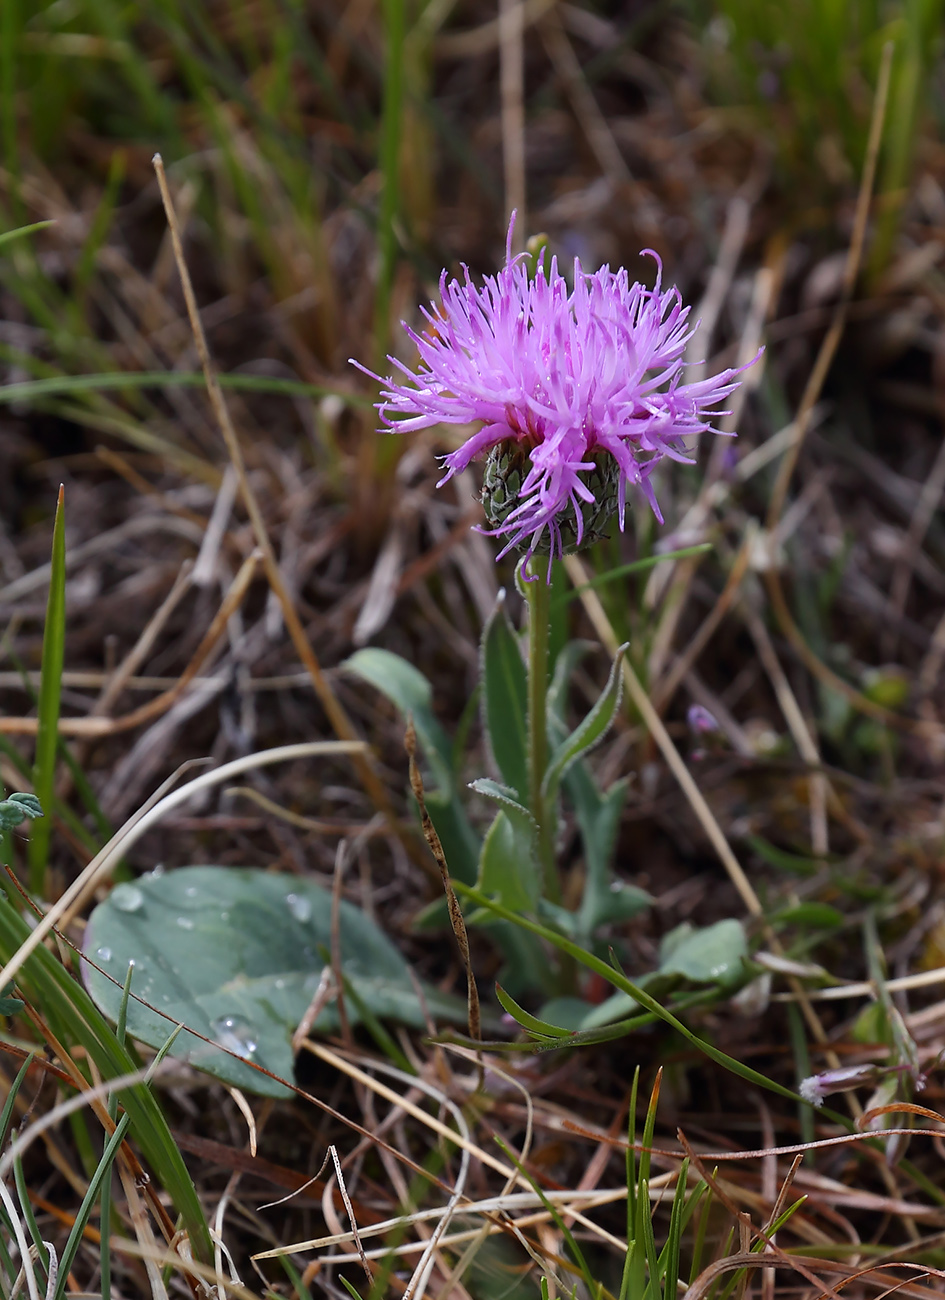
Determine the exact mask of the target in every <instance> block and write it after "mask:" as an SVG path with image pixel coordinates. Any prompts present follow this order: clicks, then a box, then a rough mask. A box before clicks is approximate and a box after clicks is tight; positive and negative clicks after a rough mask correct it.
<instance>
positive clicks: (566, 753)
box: [542, 644, 627, 801]
mask: <svg viewBox="0 0 945 1300" xmlns="http://www.w3.org/2000/svg"><path fill="white" fill-rule="evenodd" d="M626 649H627V645H626V644H625V645H622V646H621V647H620V648H619V649H618V651H617V653H616V655H615V656H614V661H613V663H612V664H611V666H610V675H609V677H608V678H607V684H606V686H605V687H604V689H603V691H601V693H600V696H599V697H598V699H597V701H596V703H595V704H594V707H593V708H592V709H591V711H590V713H588V715H587V717H586V718H585V719H584V721H583V722H581V723H580V724H579V725H578V726H577V727H575V729H574V730H573V731H572V732H571V734H570V736H568V737H567V739H566V740H563V741H562V742H561V744H560V745H558V747H557V749H556V750H555V751H554V753H553V754H552V755H551V759H550V761H549V763H548V768H547V771H546V772H545V779H544V781H543V783H542V794H543V795H544V797H545V799H547V800H549V801H550V800H552V799H555V798H557V795H558V787H559V786H560V784H561V779H562V777H563V776H564V774H565V773H566V772H567V770H568V768H569V767H570V766H571V764H572V763H574V762H575V760H576V759H578V758H580V757H581V755H582V754H586V753H587V751H588V750H589V749H590V748H591V747H592V746H593V745H596V744H597V742H598V741H599V740H601V739H602V738H603V737H604V736H605V735H606V734H607V732H608V730H609V729H610V726H611V724H612V723H613V720H614V718H615V716H616V714H617V710H618V709H619V707H620V692H621V689H622V685H623V679H622V677H621V674H620V664H621V661H622V660H623V656H624V652H625V651H626Z"/></svg>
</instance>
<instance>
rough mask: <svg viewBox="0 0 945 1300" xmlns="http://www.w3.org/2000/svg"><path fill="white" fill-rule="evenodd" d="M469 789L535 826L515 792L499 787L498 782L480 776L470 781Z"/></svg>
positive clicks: (502, 786)
mask: <svg viewBox="0 0 945 1300" xmlns="http://www.w3.org/2000/svg"><path fill="white" fill-rule="evenodd" d="M469 788H470V790H475V792H476V794H482V795H485V797H486V798H487V799H491V800H492V801H493V802H494V803H497V804H501V806H502V807H503V808H505V809H507V810H509V811H511V812H512V813H514V814H516V815H518V816H522V817H527V818H528V819H529V821H530V823H531V825H532V827H534V826H535V819H534V818H533V817H532V815H531V813H530V812H529V811H528V809H527V808H526V807H525V805H524V804H523V803H520V802H519V800H518V799H517V797H516V794H515V791H514V790H510V789H509V787H508V786H505V785H500V784H499V782H498V781H493V780H492V778H491V777H488V776H481V777H479V778H478V779H477V780H475V781H470V783H469Z"/></svg>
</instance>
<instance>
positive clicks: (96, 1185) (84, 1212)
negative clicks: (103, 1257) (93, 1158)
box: [56, 1111, 131, 1300]
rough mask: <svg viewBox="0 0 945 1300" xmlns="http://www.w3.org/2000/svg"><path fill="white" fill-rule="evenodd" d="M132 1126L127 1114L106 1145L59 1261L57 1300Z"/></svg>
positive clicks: (63, 1289) (64, 1287)
mask: <svg viewBox="0 0 945 1300" xmlns="http://www.w3.org/2000/svg"><path fill="white" fill-rule="evenodd" d="M130 1124H131V1116H130V1115H129V1114H128V1113H127V1111H126V1112H125V1114H124V1115H122V1117H121V1119H120V1120H119V1121H118V1123H117V1125H116V1126H115V1131H114V1133H113V1134H112V1135H111V1137H110V1138H109V1139H108V1142H107V1143H106V1144H105V1150H104V1151H103V1152H102V1158H101V1160H100V1161H99V1162H98V1166H97V1168H96V1170H95V1173H94V1174H93V1175H92V1177H91V1178H90V1179H89V1185H88V1189H87V1191H86V1193H85V1195H84V1196H83V1198H82V1204H81V1205H80V1206H79V1210H78V1213H77V1214H76V1216H75V1222H74V1223H73V1225H72V1230H71V1232H70V1233H69V1239H68V1241H67V1242H66V1244H65V1247H64V1249H63V1252H62V1256H61V1257H60V1260H59V1287H57V1289H56V1300H60V1298H61V1297H63V1296H65V1295H66V1280H67V1278H68V1276H69V1273H70V1272H71V1270H72V1265H73V1263H74V1262H75V1257H76V1255H77V1254H78V1250H79V1246H80V1245H81V1244H82V1234H83V1232H84V1231H85V1228H86V1225H87V1223H88V1221H89V1219H90V1218H91V1217H92V1210H93V1209H94V1207H95V1202H96V1201H97V1200H98V1196H99V1191H100V1189H101V1188H102V1186H103V1185H104V1181H105V1179H106V1177H107V1176H108V1175H109V1174H110V1173H111V1168H112V1165H113V1163H114V1161H115V1157H116V1156H117V1155H118V1148H119V1147H120V1146H121V1144H122V1142H123V1141H124V1139H125V1134H126V1133H127V1131H128V1128H129V1126H130Z"/></svg>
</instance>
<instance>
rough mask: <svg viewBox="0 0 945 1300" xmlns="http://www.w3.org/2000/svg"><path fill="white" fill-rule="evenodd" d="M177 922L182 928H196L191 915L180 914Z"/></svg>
mask: <svg viewBox="0 0 945 1300" xmlns="http://www.w3.org/2000/svg"><path fill="white" fill-rule="evenodd" d="M177 924H178V925H179V926H180V928H181V929H182V930H192V929H193V928H194V923H193V920H192V918H191V917H189V916H179V917H178V918H177Z"/></svg>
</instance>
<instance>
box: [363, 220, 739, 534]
mask: <svg viewBox="0 0 945 1300" xmlns="http://www.w3.org/2000/svg"><path fill="white" fill-rule="evenodd" d="M514 219H515V218H514V216H513V218H512V220H513V223H514ZM511 233H512V227H511V226H510V227H509V244H510V246H511ZM646 252H647V253H648V254H649V256H651V257H653V258H654V259H655V261H656V264H657V279H656V286H655V287H654V288H653V289H647V288H645V287H644V286H643V285H641V284H639V283H634V284H631V283H630V280H629V277H628V275H627V272H626V271H625V270H623V269H621V270H618V271H611V270H610V268H609V267H607V266H604V267H602V268H601V269H600V270H599V271H595V272H594V273H593V274H590V273H588V272H585V271H584V270H583V269H582V267H581V263H580V261H579V260H578V259H575V263H574V289H573V291H570V292H569V290H568V286H567V282H566V281H565V280H564V278H563V277H562V276H561V274H560V273H559V271H558V265H557V259H555V258H552V260H551V266H550V270H549V271H548V273H547V275H546V274H545V272H544V270H543V268H539V270H538V273H537V274H535V275H534V276H533V277H532V278H530V277H529V264H528V261H527V259H526V258H524V257H522V256H519V257H515V258H513V257H512V256H511V254H510V253H509V255H508V259H507V263H506V266H505V267H504V269H503V270H501V271H500V272H499V273H498V275H495V276H488V277H486V279H485V280H484V282H483V284H482V286H481V288H477V286H476V285H475V284H473V282H472V280H471V278H470V275H469V272H468V270H467V269H466V268H465V267H464V268H463V279H462V280H455V279H454V280H447V277H446V272H445V271H444V272H443V274H442V275H441V277H440V300H441V302H440V305H439V306H437V305H436V304H431V305H430V308H429V310H423V315H424V317H425V319H426V321H427V328H426V329H425V330H423V331H422V332H420V333H418V332H417V331H416V330H412V329H410V328H409V327H407V326H405V328H406V329H407V333H408V334H409V335H410V337H411V338H412V339H413V341H414V343H415V344H416V346H417V350H418V352H419V354H420V364H419V366H418V368H417V370H416V371H413V370H410V369H409V368H408V367H407V366H405V365H403V364H402V363H401V362H399V361H397V360H396V359H395V358H393V357H391V358H389V360H390V361H391V363H392V364H393V365H394V366H396V367H397V369H398V370H400V371H401V372H402V374H403V375H404V377H405V380H406V382H404V383H395V382H393V380H392V379H388V380H387V381H384V380H380V382H381V383H385V382H386V387H385V388H384V389H383V390H382V394H381V396H382V399H383V400H382V401H381V402H380V403H379V404H378V410H379V412H380V415H381V419H382V421H383V423H384V426H385V427H386V428H387V429H388V430H390V431H391V432H395V433H408V432H410V431H411V430H414V429H425V428H428V427H429V426H431V425H435V424H478V425H479V426H480V427H479V428H478V429H477V431H476V432H475V433H473V434H472V435H471V437H469V438H467V439H466V441H465V442H464V443H463V445H462V446H461V447H459V448H458V449H457V450H456V451H454V452H451V453H450V454H449V455H447V456H444V457H443V463H444V465H445V467H446V473H445V474H444V476H443V478H442V479H441V480H440V482H439V484H438V486H442V485H443V484H444V483H447V482H448V481H449V480H450V479H451V478H452V477H453V475H454V474H457V473H459V472H460V471H461V470H464V469H465V468H466V467H467V466H468V465H469V464H470V462H471V461H472V460H474V459H475V458H476V457H479V456H482V455H483V454H485V453H488V452H490V451H491V450H492V449H493V448H495V447H497V446H499V445H500V444H503V445H505V446H506V447H508V448H509V449H514V448H516V447H517V448H519V449H521V451H522V452H524V453H525V454H526V455H527V457H528V462H529V463H530V464H529V468H528V469H527V472H526V473H525V475H524V477H523V479H522V482H521V487H520V489H519V492H518V503H517V505H516V506H515V507H514V509H512V510H511V511H510V512H509V513H508V514H507V515H506V517H505V518H504V519H503V521H502V522H501V523H500V524H499V525H498V526H496V527H494V528H492V529H481V531H483V532H488V533H490V534H491V535H498V536H502V537H503V538H505V545H504V546H503V548H502V550H501V551H500V552H499V557H498V558H501V557H502V556H503V555H505V554H506V552H508V551H510V550H512V549H513V548H515V547H522V548H524V549H525V550H526V552H527V553H528V555H531V554H532V553H533V552H534V551H536V550H537V549H539V547H540V546H541V544H542V539H543V537H544V541H545V545H544V547H543V549H544V550H545V551H546V552H547V551H548V550H549V549H550V550H551V553H552V554H560V553H561V551H562V549H563V547H562V542H561V534H560V531H559V524H560V522H561V521H562V520H563V519H564V518H565V517H567V518H568V519H569V520H572V521H575V523H576V531H577V534H578V536H579V537H580V533H581V528H582V524H581V520H582V504H583V507H584V508H585V509H586V507H587V504H588V503H589V502H593V501H594V495H593V493H592V492H591V490H590V488H589V487H588V486H587V478H588V475H589V473H590V472H591V471H593V470H594V468H595V464H596V462H597V461H599V460H600V459H601V458H603V457H608V456H609V457H612V458H613V460H614V461H615V462H616V464H617V466H618V468H619V486H618V491H617V500H616V514H617V520H618V523H619V526H620V528H621V529H623V527H624V519H625V513H626V503H627V486H628V485H630V486H633V487H636V488H639V489H640V490H641V491H642V492H643V495H644V496H645V498H646V500H647V501H648V502H649V504H650V506H651V508H652V510H653V512H654V514H655V515H656V517H657V519H658V520H659V521H660V523H662V522H663V519H662V515H661V513H660V509H659V505H658V504H657V501H656V497H655V495H654V492H653V488H652V485H651V484H650V481H649V480H650V475H651V474H652V472H653V470H654V469H655V468H656V466H657V465H658V464H659V462H660V461H661V460H662V459H663V458H664V457H669V458H670V459H672V460H678V461H685V462H691V460H692V457H691V455H690V454H689V447H688V445H687V439H690V438H692V437H693V436H694V435H698V434H700V433H703V432H704V431H706V430H710V429H713V425H712V421H713V420H714V419H716V418H717V417H718V416H720V415H723V414H725V412H724V411H720V410H718V409H716V408H717V407H718V404H719V403H720V402H722V401H723V400H724V399H725V398H726V397H728V396H729V395H730V394H731V393H732V392H733V391H734V390H735V388H737V387H738V380H737V376H738V375H739V374H740V373H741V371H740V370H723V371H721V372H720V373H719V374H717V375H714V376H712V377H711V378H708V379H701V380H699V381H698V382H696V383H692V384H684V383H682V382H681V377H682V372H683V369H684V367H685V362H684V360H683V356H684V352H685V348H686V344H687V343H688V342H689V340H690V338H691V337H692V335H693V333H694V332H695V331H694V328H690V327H689V326H688V318H689V308H688V307H686V306H684V305H683V302H682V298H681V297H680V294H679V291H678V289H675V288H672V289H667V290H665V291H664V290H663V289H662V288H661V279H662V264H661V263H660V259H659V258H658V257H657V255H656V254H655V253H653V252H651V251H650V250H646ZM354 364H355V365H357V364H358V363H357V362H355V363H354ZM359 368H360V369H364V367H359ZM744 368H745V367H742V369H744ZM367 373H370V372H367ZM374 378H378V379H379V376H374ZM713 431H714V432H717V430H713ZM598 477H599V476H598ZM573 527H574V525H572V529H573ZM546 530H547V536H545V534H546ZM549 538H550V543H551V544H550V548H549V546H548V540H549Z"/></svg>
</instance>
